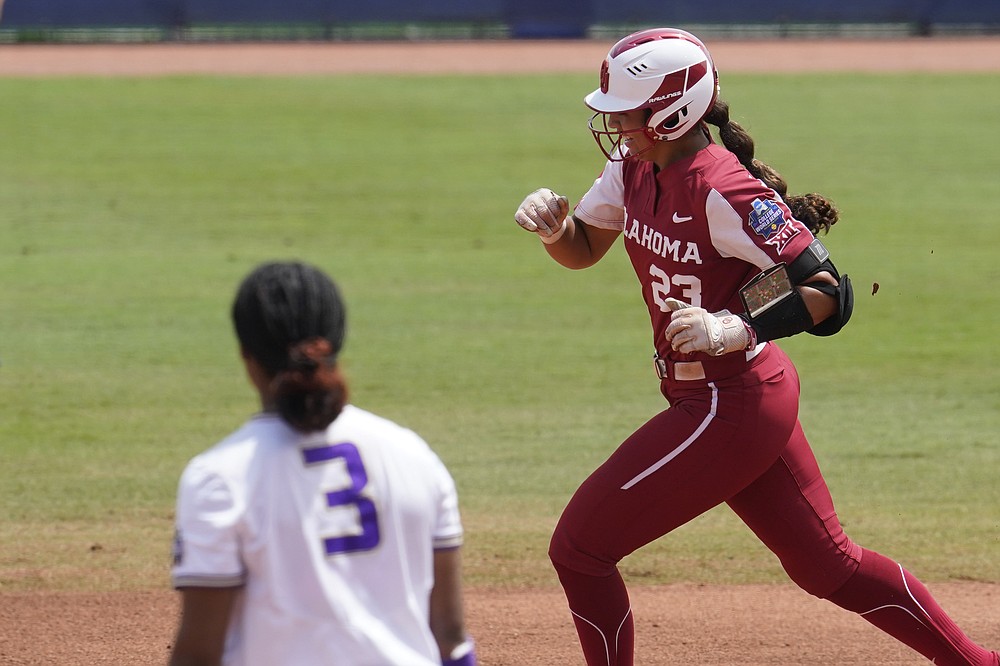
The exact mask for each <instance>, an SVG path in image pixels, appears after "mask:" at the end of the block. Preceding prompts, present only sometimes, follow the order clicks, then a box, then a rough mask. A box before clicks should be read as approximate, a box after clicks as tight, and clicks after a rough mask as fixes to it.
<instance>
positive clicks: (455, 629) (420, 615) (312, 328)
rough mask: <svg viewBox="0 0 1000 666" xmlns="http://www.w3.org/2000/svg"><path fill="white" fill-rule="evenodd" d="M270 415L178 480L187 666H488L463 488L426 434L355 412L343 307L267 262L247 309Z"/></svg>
mask: <svg viewBox="0 0 1000 666" xmlns="http://www.w3.org/2000/svg"><path fill="white" fill-rule="evenodd" d="M232 317H233V322H234V324H235V328H236V335H237V337H238V339H239V344H240V351H241V353H242V357H243V362H244V365H245V366H246V371H247V374H248V375H249V378H250V381H251V382H252V383H253V385H254V386H255V387H256V389H257V391H258V392H259V394H260V400H261V406H262V410H261V412H260V413H259V414H257V415H256V416H254V417H252V418H251V419H250V420H249V421H247V422H246V423H245V424H244V425H243V426H242V427H241V428H240V429H238V430H237V431H236V432H234V433H232V434H231V435H229V436H228V437H226V438H225V439H223V440H222V441H221V442H219V443H218V444H216V445H215V446H213V447H212V448H210V449H208V450H207V451H206V452H204V453H202V454H201V455H199V456H197V457H195V458H194V459H193V460H192V461H191V462H190V463H189V464H188V466H187V468H186V469H185V471H184V474H183V475H182V477H181V481H180V487H179V491H178V498H177V518H176V520H177V539H176V544H175V554H174V566H173V572H172V578H173V584H174V587H176V588H177V589H178V590H180V593H181V597H182V615H181V620H180V626H179V629H178V633H177V639H176V643H175V645H174V648H173V654H172V659H171V662H170V663H171V665H172V666H187V665H192V664H197V665H202V664H227V665H229V664H239V665H247V666H249V665H251V664H259V665H260V666H275V664H290V665H291V664H294V665H295V666H310V665H316V666H321V665H331V664H336V665H337V666H350V665H370V664H385V665H395V664H398V665H404V664H405V665H406V666H431V665H435V666H437V665H440V664H444V665H445V666H473V665H474V664H475V663H476V658H475V654H474V651H473V645H472V642H471V640H470V639H469V638H468V637H467V636H466V634H465V628H464V619H463V611H462V590H461V579H460V575H461V574H460V555H459V553H460V550H459V547H460V545H461V543H462V525H461V522H460V519H459V512H458V500H457V495H456V492H455V485H454V482H453V481H452V478H451V476H450V475H449V473H448V471H447V470H446V469H445V467H444V465H443V464H442V463H441V461H440V460H439V459H438V457H437V456H436V455H435V454H434V453H433V452H432V451H431V449H430V448H429V447H428V445H427V444H426V443H425V442H424V441H423V440H422V439H421V438H420V437H419V436H418V435H417V434H415V433H414V432H412V431H410V430H406V429H404V428H402V427H400V426H398V425H396V424H394V423H391V422H390V421H387V420H385V419H382V418H380V417H378V416H375V415H374V414H371V413H369V412H366V411H363V410H361V409H359V408H358V407H354V406H352V405H350V404H348V402H347V386H346V383H345V381H344V377H343V375H342V374H341V371H340V366H339V365H338V363H337V355H338V353H339V352H340V349H341V346H342V344H343V341H344V329H345V313H344V305H343V303H342V302H341V298H340V295H339V293H338V290H337V288H336V286H335V285H334V283H333V282H332V281H331V280H330V278H329V277H327V275H325V274H324V273H323V272H321V271H320V270H318V269H317V268H315V267H312V266H308V265H304V264H301V263H269V264H264V265H261V266H260V267H258V268H257V269H256V270H254V271H253V272H252V273H250V275H249V276H248V277H247V278H246V279H245V280H244V281H243V283H242V285H241V286H240V288H239V291H238V293H237V295H236V300H235V303H234V304H233V309H232Z"/></svg>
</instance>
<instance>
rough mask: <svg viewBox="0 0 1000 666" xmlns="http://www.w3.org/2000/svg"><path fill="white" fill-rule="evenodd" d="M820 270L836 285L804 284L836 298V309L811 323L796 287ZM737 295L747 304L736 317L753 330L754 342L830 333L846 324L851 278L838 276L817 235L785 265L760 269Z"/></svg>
mask: <svg viewBox="0 0 1000 666" xmlns="http://www.w3.org/2000/svg"><path fill="white" fill-rule="evenodd" d="M782 271H784V272H785V274H784V275H782ZM821 271H827V272H828V273H830V274H831V275H833V277H834V279H836V280H837V281H838V285H837V286H834V285H832V284H828V283H826V282H810V283H809V285H808V286H809V288H811V289H815V290H817V291H820V292H823V293H824V294H828V295H830V296H833V297H834V298H836V299H837V312H835V313H834V314H833V315H831V316H830V317H828V318H827V319H825V320H823V321H822V322H820V323H819V324H816V325H815V326H813V321H812V315H810V314H809V310H808V309H807V308H806V304H805V301H804V300H803V299H802V294H801V293H799V290H798V288H797V287H799V286H802V285H803V283H804V282H806V281H807V280H808V279H809V278H811V277H812V276H814V275H816V274H817V273H819V272H821ZM740 295H741V297H742V298H743V303H744V305H745V306H746V308H747V311H746V314H742V315H740V317H741V318H742V319H743V320H744V321H746V322H747V324H749V325H750V327H751V328H752V329H753V330H754V332H755V333H756V334H757V341H758V342H766V341H768V340H776V339H778V338H787V337H789V336H792V335H795V334H797V333H801V332H803V331H808V332H809V333H811V334H812V335H833V334H834V333H836V332H838V331H839V330H840V329H842V328H843V327H844V325H845V324H847V322H848V320H849V319H850V318H851V312H853V310H854V290H853V289H852V288H851V280H850V279H849V278H848V277H847V276H846V275H844V276H843V277H841V276H840V273H838V272H837V269H836V267H835V266H834V265H833V262H831V261H830V253H829V251H827V249H826V247H825V246H824V245H823V243H822V242H821V241H820V240H819V239H818V238H817V239H816V240H814V241H813V242H812V243H810V245H809V247H807V248H806V249H805V251H803V252H802V254H800V255H799V256H798V257H796V259H795V261H793V262H792V263H791V264H789V265H788V267H787V269H786V268H785V267H784V266H783V265H780V264H779V266H778V267H777V270H775V269H768V270H767V271H764V272H763V273H761V275H760V276H758V277H757V278H754V280H752V281H751V282H750V283H749V284H748V285H747V286H746V287H744V288H743V289H741V290H740Z"/></svg>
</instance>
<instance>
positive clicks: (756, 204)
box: [748, 199, 785, 239]
mask: <svg viewBox="0 0 1000 666" xmlns="http://www.w3.org/2000/svg"><path fill="white" fill-rule="evenodd" d="M748 223H749V224H750V228H751V229H753V230H754V233H756V234H757V235H758V236H763V237H764V238H765V239H767V238H770V237H771V236H773V235H774V234H776V233H777V232H778V230H779V229H780V228H781V227H783V226H784V225H785V218H784V216H783V215H782V214H781V208H779V207H778V204H776V203H774V202H773V201H770V200H766V199H754V200H753V210H751V211H750V219H749V220H748Z"/></svg>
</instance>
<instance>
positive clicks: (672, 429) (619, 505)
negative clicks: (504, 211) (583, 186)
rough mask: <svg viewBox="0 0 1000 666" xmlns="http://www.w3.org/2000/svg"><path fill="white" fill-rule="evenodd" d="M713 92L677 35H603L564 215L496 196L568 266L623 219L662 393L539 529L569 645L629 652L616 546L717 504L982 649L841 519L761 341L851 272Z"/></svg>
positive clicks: (794, 380) (952, 648) (779, 332)
mask: <svg viewBox="0 0 1000 666" xmlns="http://www.w3.org/2000/svg"><path fill="white" fill-rule="evenodd" d="M717 95H718V75H717V73H716V70H715V66H714V65H713V63H712V58H711V56H710V54H709V52H708V50H707V49H706V48H705V46H704V45H703V44H702V42H701V41H700V40H698V39H697V38H696V37H694V36H693V35H691V34H688V33H686V32H683V31H681V30H673V29H653V30H645V31H642V32H638V33H635V34H632V35H629V36H628V37H626V38H624V39H622V40H621V41H619V42H618V43H617V44H615V45H614V47H612V49H611V51H610V52H609V53H608V56H607V58H606V59H605V61H604V63H603V65H602V67H601V78H600V88H598V89H597V90H595V91H594V92H592V93H591V94H589V95H587V97H586V98H585V102H586V104H587V106H588V107H590V109H591V110H592V111H594V116H593V118H592V119H591V123H590V127H591V131H592V132H593V135H594V137H595V138H596V139H597V142H598V145H600V146H601V150H602V152H604V154H605V156H606V157H607V159H608V161H607V164H606V165H605V167H604V169H603V171H602V173H601V175H600V177H599V178H597V180H596V181H595V182H594V184H593V186H592V187H591V188H590V190H589V191H588V192H587V193H586V194H585V195H584V196H583V198H582V199H581V200H580V202H579V203H578V204H577V206H576V207H575V210H574V213H573V215H569V206H568V201H567V199H566V198H565V197H562V196H559V195H557V194H555V193H554V192H552V191H551V190H548V189H541V190H537V191H535V192H533V193H532V194H530V195H529V196H528V197H527V198H526V199H525V200H524V202H523V203H522V204H521V206H520V208H519V209H518V210H517V212H516V213H515V221H516V222H517V223H518V224H519V225H520V226H521V227H523V228H524V229H526V230H528V231H530V232H533V233H535V234H537V235H538V237H539V238H540V239H541V241H542V243H543V244H544V247H545V249H546V250H547V251H548V253H549V255H551V256H552V258H553V259H555V260H556V261H557V262H559V263H560V264H562V265H564V266H567V267H569V268H585V267H587V266H590V265H592V264H594V263H596V262H597V261H599V260H600V259H601V258H602V257H603V256H604V255H605V253H607V251H608V250H609V249H610V247H611V245H612V244H613V243H614V242H615V241H616V240H617V239H618V238H619V237H622V239H623V241H624V244H625V249H626V251H627V253H628V256H629V258H630V259H631V261H632V265H633V267H634V269H635V273H636V275H637V276H638V278H639V283H640V286H641V288H642V295H643V299H644V300H645V303H646V306H647V308H648V309H649V315H650V320H651V323H652V326H653V340H654V345H655V350H656V357H655V365H656V369H657V372H658V375H659V377H660V390H661V392H662V393H663V395H664V396H665V397H666V398H667V400H668V402H669V403H670V407H669V409H667V410H665V411H663V412H661V413H659V414H657V415H656V416H654V417H653V418H652V419H650V420H649V421H648V422H647V423H645V424H644V425H642V426H641V427H639V429H638V430H636V431H635V433H634V434H632V435H631V436H630V437H628V439H626V440H625V442H623V443H622V444H621V446H620V447H619V448H618V449H617V450H616V451H615V453H614V454H612V456H611V457H610V458H609V459H608V460H607V461H606V462H605V463H604V464H603V465H601V466H600V467H599V468H598V469H597V470H596V471H595V472H594V473H593V474H592V475H591V476H590V477H589V478H588V479H587V480H586V481H584V482H583V484H582V485H581V486H580V488H579V489H578V490H577V492H576V493H575V495H574V496H573V498H572V499H571V500H570V502H569V504H568V506H567V507H566V509H565V511H564V513H563V515H562V517H561V518H560V520H559V523H558V525H557V527H556V529H555V533H554V534H553V536H552V542H551V545H550V550H549V555H550V557H551V559H552V563H553V565H554V566H555V569H556V571H557V573H558V575H559V580H560V582H561V583H562V585H563V588H564V591H565V593H566V597H567V600H568V602H569V607H570V610H571V612H572V615H573V619H574V622H575V624H576V628H577V633H578V635H579V639H580V643H581V645H582V647H583V652H584V655H585V656H586V660H587V663H588V664H592V665H602V666H605V665H607V666H614V665H617V666H620V665H622V664H632V659H633V655H632V652H633V622H632V613H631V609H630V606H629V598H628V594H627V591H626V589H625V585H624V583H623V581H622V577H621V575H620V574H619V572H618V568H617V563H618V561H619V560H621V559H622V558H623V557H625V556H626V555H628V554H629V553H631V552H633V551H635V550H636V549H638V548H640V547H642V546H643V545H645V544H647V543H649V542H651V541H653V540H654V539H657V538H659V537H661V536H663V535H664V534H667V533H669V532H670V531H671V530H673V529H675V528H676V527H678V526H680V525H683V524H684V523H686V522H687V521H689V520H691V519H692V518H694V517H696V516H698V515H700V514H702V513H704V512H705V511H707V510H708V509H710V508H712V507H713V506H716V505H717V504H720V503H722V502H725V503H727V504H728V505H729V506H730V507H731V508H732V510H733V511H734V512H735V513H736V514H737V515H738V516H739V517H740V518H741V519H742V520H743V521H744V522H745V523H746V524H747V525H748V526H749V527H750V529H752V530H753V531H754V533H755V534H756V535H757V536H758V537H759V538H760V540H761V541H762V542H763V543H764V544H765V545H767V547H768V548H770V549H771V550H772V551H773V552H774V553H775V555H777V556H778V558H779V560H780V561H781V564H782V566H783V567H784V569H785V571H786V572H787V573H788V575H789V576H790V577H791V578H792V580H794V581H795V582H796V583H797V584H798V585H799V586H801V587H802V588H803V589H805V590H806V591H807V592H809V593H811V594H814V595H816V596H817V597H820V598H824V599H828V600H830V601H832V602H833V603H835V604H837V605H838V606H841V607H843V608H846V609H848V610H851V611H854V612H856V613H859V614H860V615H861V616H862V617H863V618H864V619H866V620H868V621H869V622H871V623H872V624H874V625H875V626H877V627H879V628H880V629H882V630H883V631H885V632H887V633H889V634H891V635H892V636H894V637H895V638H897V639H898V640H900V641H902V642H903V643H905V644H907V645H909V646H910V647H912V648H913V649H914V650H917V651H918V652H920V653H921V654H923V655H924V656H926V657H927V658H928V659H930V660H932V661H934V662H935V663H937V664H939V665H941V664H951V665H959V664H962V665H968V664H975V665H977V666H987V665H989V666H997V665H998V664H1000V658H998V656H997V653H995V652H989V651H987V650H986V649H984V648H982V647H980V646H979V645H977V644H976V643H974V642H973V641H972V640H970V639H969V637H967V636H966V635H965V634H964V633H963V632H962V631H961V630H960V629H959V628H958V627H957V626H956V625H955V623H954V622H953V621H952V620H951V619H950V618H949V617H948V615H947V614H946V613H945V612H944V611H943V610H942V609H941V607H940V606H939V605H938V604H937V603H936V602H935V600H934V599H933V598H932V597H931V595H930V593H929V592H928V591H927V589H926V588H925V587H924V586H923V585H922V584H921V583H920V581H918V580H917V579H916V578H914V577H913V575H912V574H910V573H909V572H908V571H906V570H905V569H903V568H902V567H901V566H900V565H899V564H897V563H895V562H893V561H891V560H889V559H888V558H886V557H883V556H882V555H880V554H878V553H875V552H872V551H870V550H866V549H864V548H862V547H861V546H859V545H858V544H856V543H854V542H853V541H851V539H850V538H849V537H848V536H847V535H846V534H845V533H844V531H843V529H842V527H841V525H840V522H839V520H838V518H837V515H836V513H835V511H834V506H833V501H832V500H831V498H830V494H829V491H828V490H827V486H826V483H825V482H824V480H823V477H822V475H821V473H820V470H819V468H818V466H817V464H816V460H815V459H814V457H813V454H812V451H811V450H810V447H809V444H808V442H807V441H806V438H805V435H804V434H803V432H802V427H801V426H800V424H799V422H798V396H799V380H798V377H797V375H796V371H795V367H794V366H793V365H792V363H791V361H790V360H789V359H788V357H787V356H786V355H785V354H784V353H783V352H782V351H781V349H779V348H778V347H777V346H776V345H775V344H773V343H772V342H771V341H772V340H775V339H778V338H782V337H787V336H791V335H795V334H797V333H801V332H803V331H807V332H809V333H812V334H814V335H831V334H834V333H836V332H837V331H839V330H840V328H841V327H842V326H843V325H844V324H846V323H847V321H848V319H849V317H850V315H851V309H852V302H853V301H852V292H851V284H850V281H849V280H848V278H847V276H846V275H843V276H842V275H840V273H839V272H838V271H837V269H836V268H835V267H834V265H833V263H832V262H831V260H830V257H829V253H828V252H827V250H826V248H825V247H824V246H823V244H822V242H820V241H819V240H817V239H816V234H818V233H820V232H822V231H826V230H829V227H830V226H831V225H832V224H834V223H835V222H836V221H837V211H836V209H835V208H834V207H833V205H832V204H831V203H830V202H828V201H827V200H826V199H824V198H823V197H821V196H819V195H807V196H802V197H790V196H787V193H786V186H785V183H784V181H783V180H782V179H781V177H780V176H779V175H778V174H777V173H776V172H775V171H774V170H773V169H771V168H770V167H768V166H767V165H766V164H763V163H761V162H760V161H758V160H756V159H754V156H753V155H754V146H753V141H752V140H751V138H750V137H749V136H748V135H747V133H746V132H745V131H744V130H743V129H742V128H741V127H740V126H739V125H738V124H737V123H735V122H732V121H731V120H730V118H729V109H728V106H727V105H726V104H725V103H723V102H722V101H720V100H719V99H718V97H717ZM708 124H711V125H714V126H716V127H717V128H718V131H719V135H720V137H721V140H722V144H723V145H722V146H719V145H717V144H716V143H714V141H713V139H712V136H711V134H710V133H709V131H708Z"/></svg>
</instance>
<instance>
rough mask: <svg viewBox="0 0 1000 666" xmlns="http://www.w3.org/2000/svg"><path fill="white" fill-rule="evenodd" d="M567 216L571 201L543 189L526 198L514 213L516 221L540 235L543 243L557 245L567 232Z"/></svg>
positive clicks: (522, 226) (545, 188)
mask: <svg viewBox="0 0 1000 666" xmlns="http://www.w3.org/2000/svg"><path fill="white" fill-rule="evenodd" d="M567 215H569V199H567V198H566V197H564V196H560V195H558V194H556V193H555V192H553V191H552V190H550V189H549V188H547V187H543V188H541V189H538V190H535V191H534V192H532V193H531V194H529V195H528V196H527V197H525V199H524V201H522V202H521V205H520V207H518V209H517V212H516V213H514V221H515V222H517V223H518V224H519V225H520V226H521V228H523V229H525V230H526V231H531V232H533V233H536V234H538V237H539V238H540V239H541V240H542V242H543V243H555V242H556V241H557V240H559V238H560V237H561V236H562V235H563V232H564V231H566V216H567Z"/></svg>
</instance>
